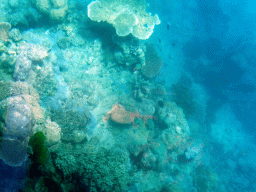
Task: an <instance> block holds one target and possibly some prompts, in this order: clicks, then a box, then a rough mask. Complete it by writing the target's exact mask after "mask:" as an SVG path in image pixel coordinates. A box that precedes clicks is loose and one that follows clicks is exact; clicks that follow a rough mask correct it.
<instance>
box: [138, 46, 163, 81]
mask: <svg viewBox="0 0 256 192" xmlns="http://www.w3.org/2000/svg"><path fill="white" fill-rule="evenodd" d="M162 65H163V62H162V59H161V58H160V56H159V55H158V53H157V51H156V50H155V48H154V46H153V45H152V44H149V45H147V46H146V52H145V63H144V64H143V65H142V67H141V72H142V74H143V75H145V76H146V77H148V78H152V77H156V76H157V75H158V74H159V72H160V71H161V68H162Z"/></svg>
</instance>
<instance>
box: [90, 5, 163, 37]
mask: <svg viewBox="0 0 256 192" xmlns="http://www.w3.org/2000/svg"><path fill="white" fill-rule="evenodd" d="M145 9H146V2H145V1H144V0H139V1H135V0H121V1H117V0H115V1H109V0H97V1H93V2H91V3H90V4H89V5H88V17H89V18H90V19H91V20H93V21H97V22H101V21H106V22H108V23H109V24H111V25H113V26H114V27H115V29H116V33H117V35H118V36H126V35H129V34H130V33H131V34H132V35H133V36H134V37H136V38H138V39H148V38H149V37H150V36H151V34H152V33H153V29H154V27H155V25H158V24H160V20H159V18H158V16H157V15H155V16H152V15H151V14H150V13H147V12H146V10H145Z"/></svg>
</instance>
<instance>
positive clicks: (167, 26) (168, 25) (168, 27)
mask: <svg viewBox="0 0 256 192" xmlns="http://www.w3.org/2000/svg"><path fill="white" fill-rule="evenodd" d="M166 28H167V30H168V31H169V29H170V24H169V23H167V25H166Z"/></svg>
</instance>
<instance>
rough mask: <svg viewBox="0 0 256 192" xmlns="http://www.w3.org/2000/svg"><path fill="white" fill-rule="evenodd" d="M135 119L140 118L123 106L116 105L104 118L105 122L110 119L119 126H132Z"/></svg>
mask: <svg viewBox="0 0 256 192" xmlns="http://www.w3.org/2000/svg"><path fill="white" fill-rule="evenodd" d="M135 117H140V115H139V114H138V113H133V112H130V111H126V110H125V109H124V107H123V106H122V105H119V104H118V103H116V104H115V105H113V107H112V109H111V110H110V111H109V112H108V113H107V114H106V115H105V116H104V117H103V121H104V122H106V121H107V120H108V119H111V120H112V121H114V122H116V123H119V124H131V123H133V122H134V119H135Z"/></svg>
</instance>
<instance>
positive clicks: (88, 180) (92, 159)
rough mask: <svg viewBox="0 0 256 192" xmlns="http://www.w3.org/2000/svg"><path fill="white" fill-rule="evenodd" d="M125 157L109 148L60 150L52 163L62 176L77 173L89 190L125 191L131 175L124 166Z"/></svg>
mask: <svg viewBox="0 0 256 192" xmlns="http://www.w3.org/2000/svg"><path fill="white" fill-rule="evenodd" d="M126 162H127V158H126V157H125V156H122V155H118V154H115V153H113V152H112V151H110V150H106V149H103V148H102V149H100V150H99V151H98V152H97V153H86V152H83V153H74V152H61V153H58V154H57V156H56V158H55V159H54V164H55V166H56V168H57V169H59V170H60V171H61V172H62V174H63V176H64V178H69V177H72V175H74V174H75V173H78V174H79V175H80V177H82V180H83V184H84V185H86V186H88V187H89V188H90V191H95V192H96V191H99V190H103V191H120V192H121V191H126V190H127V189H128V184H129V183H130V182H131V176H130V175H129V173H128V170H127V168H126Z"/></svg>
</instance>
